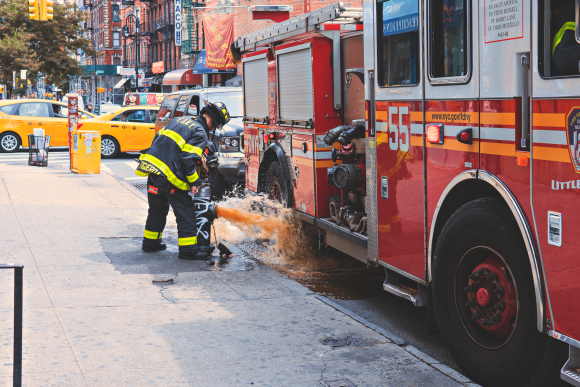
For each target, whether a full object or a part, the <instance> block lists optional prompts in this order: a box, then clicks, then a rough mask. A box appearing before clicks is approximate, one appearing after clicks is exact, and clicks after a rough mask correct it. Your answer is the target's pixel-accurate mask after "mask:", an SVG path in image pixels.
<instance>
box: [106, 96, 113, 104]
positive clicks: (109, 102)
mask: <svg viewBox="0 0 580 387" xmlns="http://www.w3.org/2000/svg"><path fill="white" fill-rule="evenodd" d="M112 104H113V103H112V102H111V98H109V97H107V105H112Z"/></svg>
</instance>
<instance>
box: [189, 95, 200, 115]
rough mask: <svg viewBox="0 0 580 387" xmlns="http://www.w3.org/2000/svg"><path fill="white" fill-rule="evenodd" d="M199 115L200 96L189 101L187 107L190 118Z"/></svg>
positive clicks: (195, 96)
mask: <svg viewBox="0 0 580 387" xmlns="http://www.w3.org/2000/svg"><path fill="white" fill-rule="evenodd" d="M198 114H199V96H197V95H194V96H193V98H191V101H189V106H188V107H187V115H188V116H197V115H198Z"/></svg>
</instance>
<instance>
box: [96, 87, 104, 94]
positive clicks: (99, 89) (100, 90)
mask: <svg viewBox="0 0 580 387" xmlns="http://www.w3.org/2000/svg"><path fill="white" fill-rule="evenodd" d="M104 92H105V88H104V87H97V94H103V93H104Z"/></svg>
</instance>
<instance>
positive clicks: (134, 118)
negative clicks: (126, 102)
mask: <svg viewBox="0 0 580 387" xmlns="http://www.w3.org/2000/svg"><path fill="white" fill-rule="evenodd" d="M111 121H118V122H136V123H140V124H144V123H145V110H127V111H125V112H123V113H121V114H119V115H117V116H115V118H113V119H112V120H111Z"/></svg>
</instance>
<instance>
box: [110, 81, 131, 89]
mask: <svg viewBox="0 0 580 387" xmlns="http://www.w3.org/2000/svg"><path fill="white" fill-rule="evenodd" d="M127 79H128V78H123V79H121V80H120V81H119V82H117V84H116V85H115V86H113V89H120V88H121V86H123V85H124V84H125V82H127Z"/></svg>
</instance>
